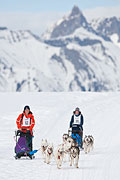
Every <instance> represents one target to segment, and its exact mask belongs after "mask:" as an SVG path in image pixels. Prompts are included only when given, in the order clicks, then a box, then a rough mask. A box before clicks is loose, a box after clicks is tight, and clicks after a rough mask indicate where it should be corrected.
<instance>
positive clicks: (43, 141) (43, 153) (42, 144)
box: [41, 139, 48, 161]
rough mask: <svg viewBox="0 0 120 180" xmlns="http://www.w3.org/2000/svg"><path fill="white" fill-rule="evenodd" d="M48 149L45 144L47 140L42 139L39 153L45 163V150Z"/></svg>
mask: <svg viewBox="0 0 120 180" xmlns="http://www.w3.org/2000/svg"><path fill="white" fill-rule="evenodd" d="M47 147H48V142H47V139H42V142H41V153H42V157H43V159H44V161H45V159H46V152H45V151H46V149H47Z"/></svg>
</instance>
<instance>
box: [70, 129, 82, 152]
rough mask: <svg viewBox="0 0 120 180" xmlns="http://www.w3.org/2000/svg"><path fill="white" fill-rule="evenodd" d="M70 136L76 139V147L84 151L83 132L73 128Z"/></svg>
mask: <svg viewBox="0 0 120 180" xmlns="http://www.w3.org/2000/svg"><path fill="white" fill-rule="evenodd" d="M68 135H69V136H71V137H72V138H73V139H74V141H75V144H76V146H77V147H79V148H81V149H82V144H83V143H82V138H83V130H82V129H81V128H79V130H78V129H75V128H72V129H69V130H68Z"/></svg>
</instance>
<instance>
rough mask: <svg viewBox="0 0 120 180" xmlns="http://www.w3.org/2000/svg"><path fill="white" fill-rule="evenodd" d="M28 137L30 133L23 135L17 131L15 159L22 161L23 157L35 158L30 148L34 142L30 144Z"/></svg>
mask: <svg viewBox="0 0 120 180" xmlns="http://www.w3.org/2000/svg"><path fill="white" fill-rule="evenodd" d="M28 135H29V134H28V133H23V132H22V131H20V130H18V131H15V139H16V146H15V154H16V155H15V159H20V158H21V157H29V158H30V159H33V158H34V156H33V154H31V152H32V149H31V148H30V146H29V145H30V143H32V142H28V140H27V137H28ZM31 141H32V139H31Z"/></svg>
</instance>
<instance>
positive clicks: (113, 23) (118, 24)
mask: <svg viewBox="0 0 120 180" xmlns="http://www.w3.org/2000/svg"><path fill="white" fill-rule="evenodd" d="M91 25H92V26H93V28H94V29H95V30H96V31H97V32H98V33H100V34H102V35H104V36H106V37H110V36H111V35H113V34H117V35H118V37H119V42H120V18H117V17H111V18H104V19H102V20H99V19H97V20H92V22H91Z"/></svg>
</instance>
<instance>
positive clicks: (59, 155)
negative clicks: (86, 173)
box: [55, 144, 65, 169]
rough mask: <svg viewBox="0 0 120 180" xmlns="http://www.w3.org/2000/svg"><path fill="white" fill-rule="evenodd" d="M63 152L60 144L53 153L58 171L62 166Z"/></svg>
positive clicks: (62, 146)
mask: <svg viewBox="0 0 120 180" xmlns="http://www.w3.org/2000/svg"><path fill="white" fill-rule="evenodd" d="M64 152H65V149H64V144H60V145H59V146H58V148H57V149H56V151H55V161H56V164H57V168H58V169H60V168H61V166H62V162H63V157H64Z"/></svg>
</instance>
